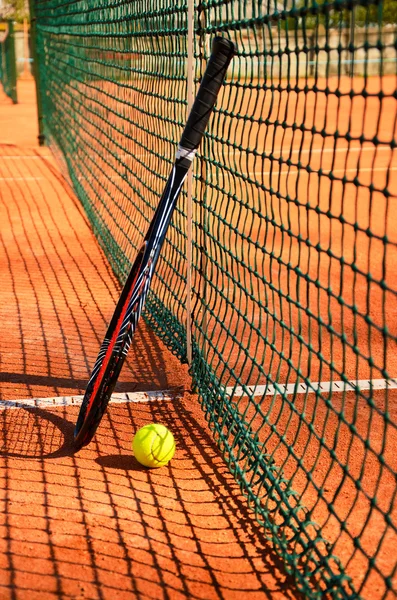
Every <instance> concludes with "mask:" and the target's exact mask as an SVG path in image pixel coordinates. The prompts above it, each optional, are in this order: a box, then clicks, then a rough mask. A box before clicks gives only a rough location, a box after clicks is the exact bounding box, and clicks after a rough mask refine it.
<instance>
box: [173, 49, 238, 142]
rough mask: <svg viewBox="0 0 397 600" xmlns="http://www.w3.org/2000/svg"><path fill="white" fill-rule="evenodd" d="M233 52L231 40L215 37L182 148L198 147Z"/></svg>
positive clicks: (182, 140) (182, 139)
mask: <svg viewBox="0 0 397 600" xmlns="http://www.w3.org/2000/svg"><path fill="white" fill-rule="evenodd" d="M233 54H234V45H233V43H232V42H231V41H230V40H228V39H227V38H223V37H215V38H214V41H213V42H212V51H211V56H210V59H209V61H208V64H207V68H206V70H205V73H204V77H203V80H202V82H201V84H200V87H199V90H198V92H197V96H196V98H195V100H194V104H193V106H192V110H191V111H190V114H189V118H188V120H187V123H186V126H185V129H184V131H183V134H182V138H181V141H180V144H179V147H180V148H181V149H186V150H195V149H196V148H198V146H199V144H200V142H201V139H202V137H203V135H204V131H205V129H206V127H207V124H208V120H209V118H210V115H211V112H212V109H213V108H214V105H215V102H216V99H217V96H218V93H219V90H220V89H221V86H222V83H223V80H224V79H225V75H226V71H227V68H228V66H229V64H230V61H231V60H232V58H233Z"/></svg>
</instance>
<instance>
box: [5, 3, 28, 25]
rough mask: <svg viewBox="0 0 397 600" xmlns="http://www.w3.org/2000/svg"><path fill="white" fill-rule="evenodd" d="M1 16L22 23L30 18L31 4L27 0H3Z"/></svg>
mask: <svg viewBox="0 0 397 600" xmlns="http://www.w3.org/2000/svg"><path fill="white" fill-rule="evenodd" d="M0 16H1V17H2V18H5V19H12V20H13V21H16V22H17V23H22V22H23V20H24V19H28V20H29V5H28V2H27V0H3V8H2V10H1V14H0Z"/></svg>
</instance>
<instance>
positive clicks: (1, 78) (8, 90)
mask: <svg viewBox="0 0 397 600" xmlns="http://www.w3.org/2000/svg"><path fill="white" fill-rule="evenodd" d="M0 83H1V85H2V86H3V90H4V93H5V94H7V96H9V97H10V98H11V100H12V101H13V102H14V103H16V102H17V101H18V98H17V69H16V58H15V39H14V24H13V22H12V21H8V22H6V23H0Z"/></svg>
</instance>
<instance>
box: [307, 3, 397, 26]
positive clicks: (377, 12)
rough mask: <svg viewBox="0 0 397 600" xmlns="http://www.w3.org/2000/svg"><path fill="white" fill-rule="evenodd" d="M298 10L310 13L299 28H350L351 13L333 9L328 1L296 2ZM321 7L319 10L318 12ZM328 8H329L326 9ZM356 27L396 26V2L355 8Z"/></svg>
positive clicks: (341, 9) (338, 8)
mask: <svg viewBox="0 0 397 600" xmlns="http://www.w3.org/2000/svg"><path fill="white" fill-rule="evenodd" d="M297 6H298V8H302V7H307V8H309V9H310V13H309V14H308V15H307V16H305V17H304V18H303V19H302V22H301V26H302V28H305V29H314V28H316V27H318V25H324V26H325V27H328V28H329V27H338V28H343V27H350V26H351V16H352V12H351V11H349V10H346V9H345V8H342V7H339V6H338V7H336V8H335V7H334V6H333V5H331V4H330V3H329V2H328V0H317V1H316V0H298V3H297ZM319 7H321V10H319ZM328 7H329V8H328ZM354 19H355V25H356V27H364V26H369V25H382V26H383V25H391V24H393V25H396V24H397V2H396V0H380V1H379V2H378V3H376V4H369V3H368V4H367V5H366V6H357V7H356V9H355V12H354Z"/></svg>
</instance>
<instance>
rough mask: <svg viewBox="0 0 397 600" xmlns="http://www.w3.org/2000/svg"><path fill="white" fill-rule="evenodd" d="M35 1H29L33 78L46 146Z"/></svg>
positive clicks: (41, 129)
mask: <svg viewBox="0 0 397 600" xmlns="http://www.w3.org/2000/svg"><path fill="white" fill-rule="evenodd" d="M34 3H35V0H29V12H30V36H31V48H32V58H33V69H32V71H33V77H34V80H35V82H36V101H37V116H38V124H39V137H38V139H39V145H40V146H44V144H45V135H44V122H43V102H42V99H41V86H40V64H39V61H38V53H37V21H36V11H35V4H34Z"/></svg>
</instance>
